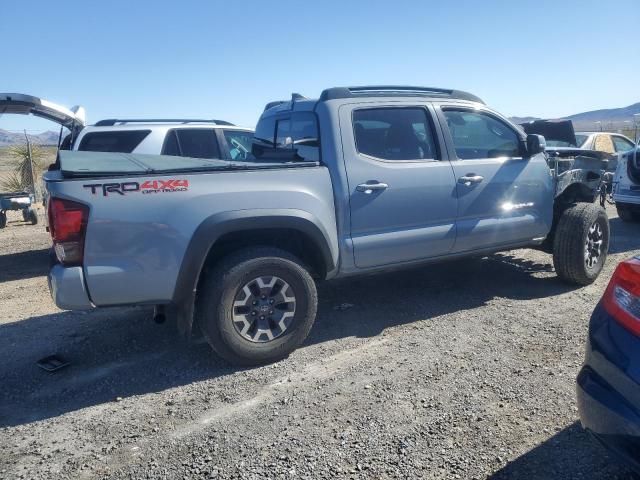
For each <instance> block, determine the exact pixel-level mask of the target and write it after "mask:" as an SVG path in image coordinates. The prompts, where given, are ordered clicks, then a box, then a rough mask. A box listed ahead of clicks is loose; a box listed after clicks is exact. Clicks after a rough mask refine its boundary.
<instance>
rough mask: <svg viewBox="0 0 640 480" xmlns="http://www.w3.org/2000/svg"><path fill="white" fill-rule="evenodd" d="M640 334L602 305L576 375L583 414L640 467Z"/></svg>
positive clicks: (592, 429)
mask: <svg viewBox="0 0 640 480" xmlns="http://www.w3.org/2000/svg"><path fill="white" fill-rule="evenodd" d="M639 352H640V338H638V337H636V336H635V335H633V334H631V333H630V332H629V331H627V330H626V329H625V328H624V327H622V326H621V325H619V324H618V323H617V322H616V321H615V320H614V319H613V318H611V317H610V315H609V314H608V313H607V312H606V310H605V309H604V308H603V307H602V305H598V306H597V307H596V309H595V311H594V312H593V315H592V317H591V321H590V325H589V338H588V342H587V348H586V359H585V363H584V366H583V367H582V369H581V370H580V373H579V374H578V378H577V385H576V393H577V400H578V411H579V413H580V420H581V422H582V425H583V426H584V428H585V429H587V430H588V431H589V432H590V433H592V434H593V435H594V436H595V437H596V438H597V439H598V440H599V441H600V442H601V443H602V444H603V445H605V446H606V447H607V448H608V449H609V450H610V451H611V452H613V453H614V454H616V455H617V456H618V457H619V458H621V459H623V460H624V461H625V462H626V463H627V464H628V465H630V466H631V467H632V468H633V469H635V470H636V471H637V472H638V473H640V382H639V381H638V376H637V374H638V365H640V355H639Z"/></svg>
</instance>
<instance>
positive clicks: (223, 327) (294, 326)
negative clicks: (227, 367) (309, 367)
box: [196, 247, 318, 365]
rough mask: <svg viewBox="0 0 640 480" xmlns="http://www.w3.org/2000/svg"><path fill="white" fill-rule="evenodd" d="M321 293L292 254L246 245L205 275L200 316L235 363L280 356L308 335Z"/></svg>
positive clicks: (222, 351) (211, 336) (220, 348)
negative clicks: (319, 293)
mask: <svg viewBox="0 0 640 480" xmlns="http://www.w3.org/2000/svg"><path fill="white" fill-rule="evenodd" d="M317 305H318V295H317V292H316V286H315V283H314V281H313V279H312V278H311V275H310V274H309V272H308V271H307V269H306V268H304V267H303V265H302V263H301V262H300V261H299V260H298V259H297V258H296V257H294V256H293V255H291V254H289V253H288V252H285V251H283V250H280V249H277V248H271V247H256V248H248V249H246V250H241V251H239V252H236V253H234V254H231V255H230V256H229V257H227V258H226V259H224V260H222V261H221V262H220V263H219V264H218V265H217V266H216V267H215V268H213V270H212V271H210V272H208V273H207V274H206V277H205V279H204V282H203V284H202V286H201V287H200V288H199V290H198V295H197V304H196V315H197V321H198V324H199V326H200V328H201V329H202V331H203V333H204V336H205V337H206V339H207V341H208V342H209V344H210V345H211V346H212V347H213V349H214V350H215V351H216V352H217V353H218V354H219V355H220V356H221V357H223V358H225V359H226V360H228V361H229V362H231V363H233V364H236V365H260V364H265V363H271V362H275V361H277V360H280V359H282V358H284V357H286V356H287V355H289V354H290V353H291V352H292V351H294V350H295V349H296V348H297V347H298V346H299V345H300V344H301V343H302V342H303V341H304V340H305V338H306V337H307V335H308V334H309V331H310V330H311V327H312V326H313V322H314V321H315V317H316V310H317Z"/></svg>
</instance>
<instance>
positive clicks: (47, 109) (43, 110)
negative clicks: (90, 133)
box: [0, 93, 86, 131]
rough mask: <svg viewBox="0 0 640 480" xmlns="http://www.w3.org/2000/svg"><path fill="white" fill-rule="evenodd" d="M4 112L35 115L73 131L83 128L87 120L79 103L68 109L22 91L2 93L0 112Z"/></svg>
mask: <svg viewBox="0 0 640 480" xmlns="http://www.w3.org/2000/svg"><path fill="white" fill-rule="evenodd" d="M4 113H10V114H17V115H35V116H36V117H41V118H46V119H47V120H51V121H52V122H55V123H57V124H59V125H62V126H63V127H66V128H68V129H69V130H72V131H73V130H79V129H81V128H83V127H84V126H85V122H86V116H85V111H84V108H83V107H81V106H79V105H76V106H74V107H71V108H70V109H68V108H65V107H62V106H60V105H56V104H55V103H52V102H49V101H48V100H44V99H42V98H38V97H34V96H32V95H25V94H22V93H0V114H4Z"/></svg>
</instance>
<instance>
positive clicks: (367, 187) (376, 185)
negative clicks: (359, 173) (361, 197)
mask: <svg viewBox="0 0 640 480" xmlns="http://www.w3.org/2000/svg"><path fill="white" fill-rule="evenodd" d="M387 188H389V185H387V184H386V183H380V182H372V183H361V184H360V185H358V186H357V187H356V190H357V191H358V192H362V193H366V194H367V195H371V194H372V193H373V192H374V190H386V189H387Z"/></svg>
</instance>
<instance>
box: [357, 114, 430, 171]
mask: <svg viewBox="0 0 640 480" xmlns="http://www.w3.org/2000/svg"><path fill="white" fill-rule="evenodd" d="M353 131H354V137H355V140H356V148H357V150H358V152H359V153H362V154H364V155H369V156H370V157H375V158H379V159H382V160H425V159H431V160H433V159H436V158H438V155H437V151H436V144H435V141H434V138H433V130H432V128H431V125H430V122H429V120H428V118H427V111H426V110H425V109H424V108H420V107H413V108H368V109H362V110H355V111H354V112H353Z"/></svg>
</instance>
